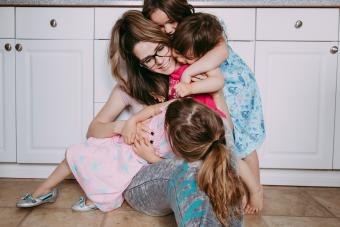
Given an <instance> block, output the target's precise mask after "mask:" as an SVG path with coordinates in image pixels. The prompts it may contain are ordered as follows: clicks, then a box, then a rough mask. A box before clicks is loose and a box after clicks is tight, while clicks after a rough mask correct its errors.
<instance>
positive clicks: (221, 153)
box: [197, 140, 244, 226]
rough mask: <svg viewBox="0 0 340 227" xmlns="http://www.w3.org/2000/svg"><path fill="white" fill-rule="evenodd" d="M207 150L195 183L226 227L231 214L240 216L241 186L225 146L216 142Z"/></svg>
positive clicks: (229, 153)
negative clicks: (206, 196)
mask: <svg viewBox="0 0 340 227" xmlns="http://www.w3.org/2000/svg"><path fill="white" fill-rule="evenodd" d="M209 149H210V151H208V153H207V154H206V157H205V158H204V159H203V163H202V166H201V168H200V170H199V172H198V176H197V183H198V186H199V188H200V189H201V190H202V191H204V192H205V193H206V194H207V195H208V197H209V198H210V200H211V204H212V206H213V209H214V211H215V214H216V217H217V218H218V220H219V221H220V222H221V223H222V224H224V225H226V226H228V220H229V218H230V217H229V215H230V214H231V213H232V214H233V215H235V216H236V217H240V216H241V201H242V197H243V194H244V191H243V184H242V182H241V180H240V178H239V177H238V176H237V175H236V173H235V170H234V168H233V166H232V164H231V163H232V160H231V158H232V157H231V152H230V151H229V150H227V148H226V146H225V145H224V144H222V143H221V142H219V141H218V140H216V141H215V142H213V143H212V144H211V146H210V148H209ZM231 207H232V208H233V210H230V208H231Z"/></svg>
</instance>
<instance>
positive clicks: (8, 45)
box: [5, 43, 12, 51]
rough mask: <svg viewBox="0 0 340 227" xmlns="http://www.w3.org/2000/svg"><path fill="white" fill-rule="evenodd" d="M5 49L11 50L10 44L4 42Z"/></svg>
mask: <svg viewBox="0 0 340 227" xmlns="http://www.w3.org/2000/svg"><path fill="white" fill-rule="evenodd" d="M5 50H7V51H11V50H12V45H11V44H9V43H6V44H5Z"/></svg>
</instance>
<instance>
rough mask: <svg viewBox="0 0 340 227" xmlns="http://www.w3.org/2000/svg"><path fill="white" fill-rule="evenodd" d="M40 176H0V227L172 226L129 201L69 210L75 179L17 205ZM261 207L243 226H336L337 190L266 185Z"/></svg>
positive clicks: (338, 217)
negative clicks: (53, 197)
mask: <svg viewBox="0 0 340 227" xmlns="http://www.w3.org/2000/svg"><path fill="white" fill-rule="evenodd" d="M39 183H40V180H32V179H0V226H1V227H11V226H20V227H45V226H46V227H54V226H56V227H60V226H62V227H78V226H79V227H87V226H88V227H108V226H110V227H111V226H128V227H140V226H148V227H149V226H152V227H161V226H167V227H168V226H169V227H171V226H176V223H175V220H174V217H173V216H172V215H169V216H166V217H157V218H156V217H149V216H146V215H143V214H140V213H138V212H136V211H134V210H132V209H131V208H130V207H129V206H128V205H127V204H124V205H123V207H122V208H120V209H117V210H115V211H112V212H110V213H106V214H104V213H101V212H100V211H95V212H88V213H78V212H72V210H71V209H70V207H71V205H72V204H73V203H74V201H76V200H77V199H78V198H79V196H80V195H81V194H82V191H81V189H80V188H79V186H78V185H77V184H76V182H75V181H74V180H66V181H64V182H63V183H62V184H61V185H60V195H59V198H58V200H57V201H56V202H55V203H53V204H45V205H43V206H41V207H37V208H34V209H18V208H16V207H15V202H16V200H17V199H18V198H19V197H20V196H21V195H23V194H24V193H26V192H31V191H32V190H33V189H34V188H35V187H36V186H37V185H38V184H39ZM264 200H265V201H264V202H265V207H264V209H263V211H262V214H261V216H246V217H245V226H246V227H248V226H249V227H258V226H261V227H262V226H263V227H272V226H273V227H276V226H280V227H281V226H282V227H283V226H290V227H300V226H301V227H319V226H320V227H333V226H334V227H339V226H340V188H316V187H278V186H266V187H265V190H264Z"/></svg>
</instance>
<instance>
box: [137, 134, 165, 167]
mask: <svg viewBox="0 0 340 227" xmlns="http://www.w3.org/2000/svg"><path fill="white" fill-rule="evenodd" d="M132 149H133V151H134V152H135V153H136V154H137V155H138V156H139V157H141V158H142V159H144V160H145V161H147V162H148V163H155V162H158V161H160V160H162V158H160V157H159V156H158V155H157V154H156V152H155V149H154V148H153V146H152V144H151V142H150V141H147V142H145V141H142V140H137V139H136V140H135V141H134V143H133V144H132Z"/></svg>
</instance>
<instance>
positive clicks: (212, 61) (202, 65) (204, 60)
mask: <svg viewBox="0 0 340 227" xmlns="http://www.w3.org/2000/svg"><path fill="white" fill-rule="evenodd" d="M227 58H228V48H227V44H226V42H225V40H224V39H221V40H220V42H219V43H218V44H217V45H216V46H215V47H214V48H213V49H212V50H210V51H209V52H208V53H206V54H205V55H204V56H203V57H201V58H200V59H198V60H197V61H196V62H194V63H193V64H192V65H190V66H189V67H188V68H186V69H185V71H184V72H183V75H182V79H181V81H182V82H184V83H189V82H190V80H191V77H193V76H195V75H198V74H202V73H205V72H208V71H210V70H213V69H215V68H217V67H219V66H220V65H221V64H222V62H223V61H225V59H227Z"/></svg>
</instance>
